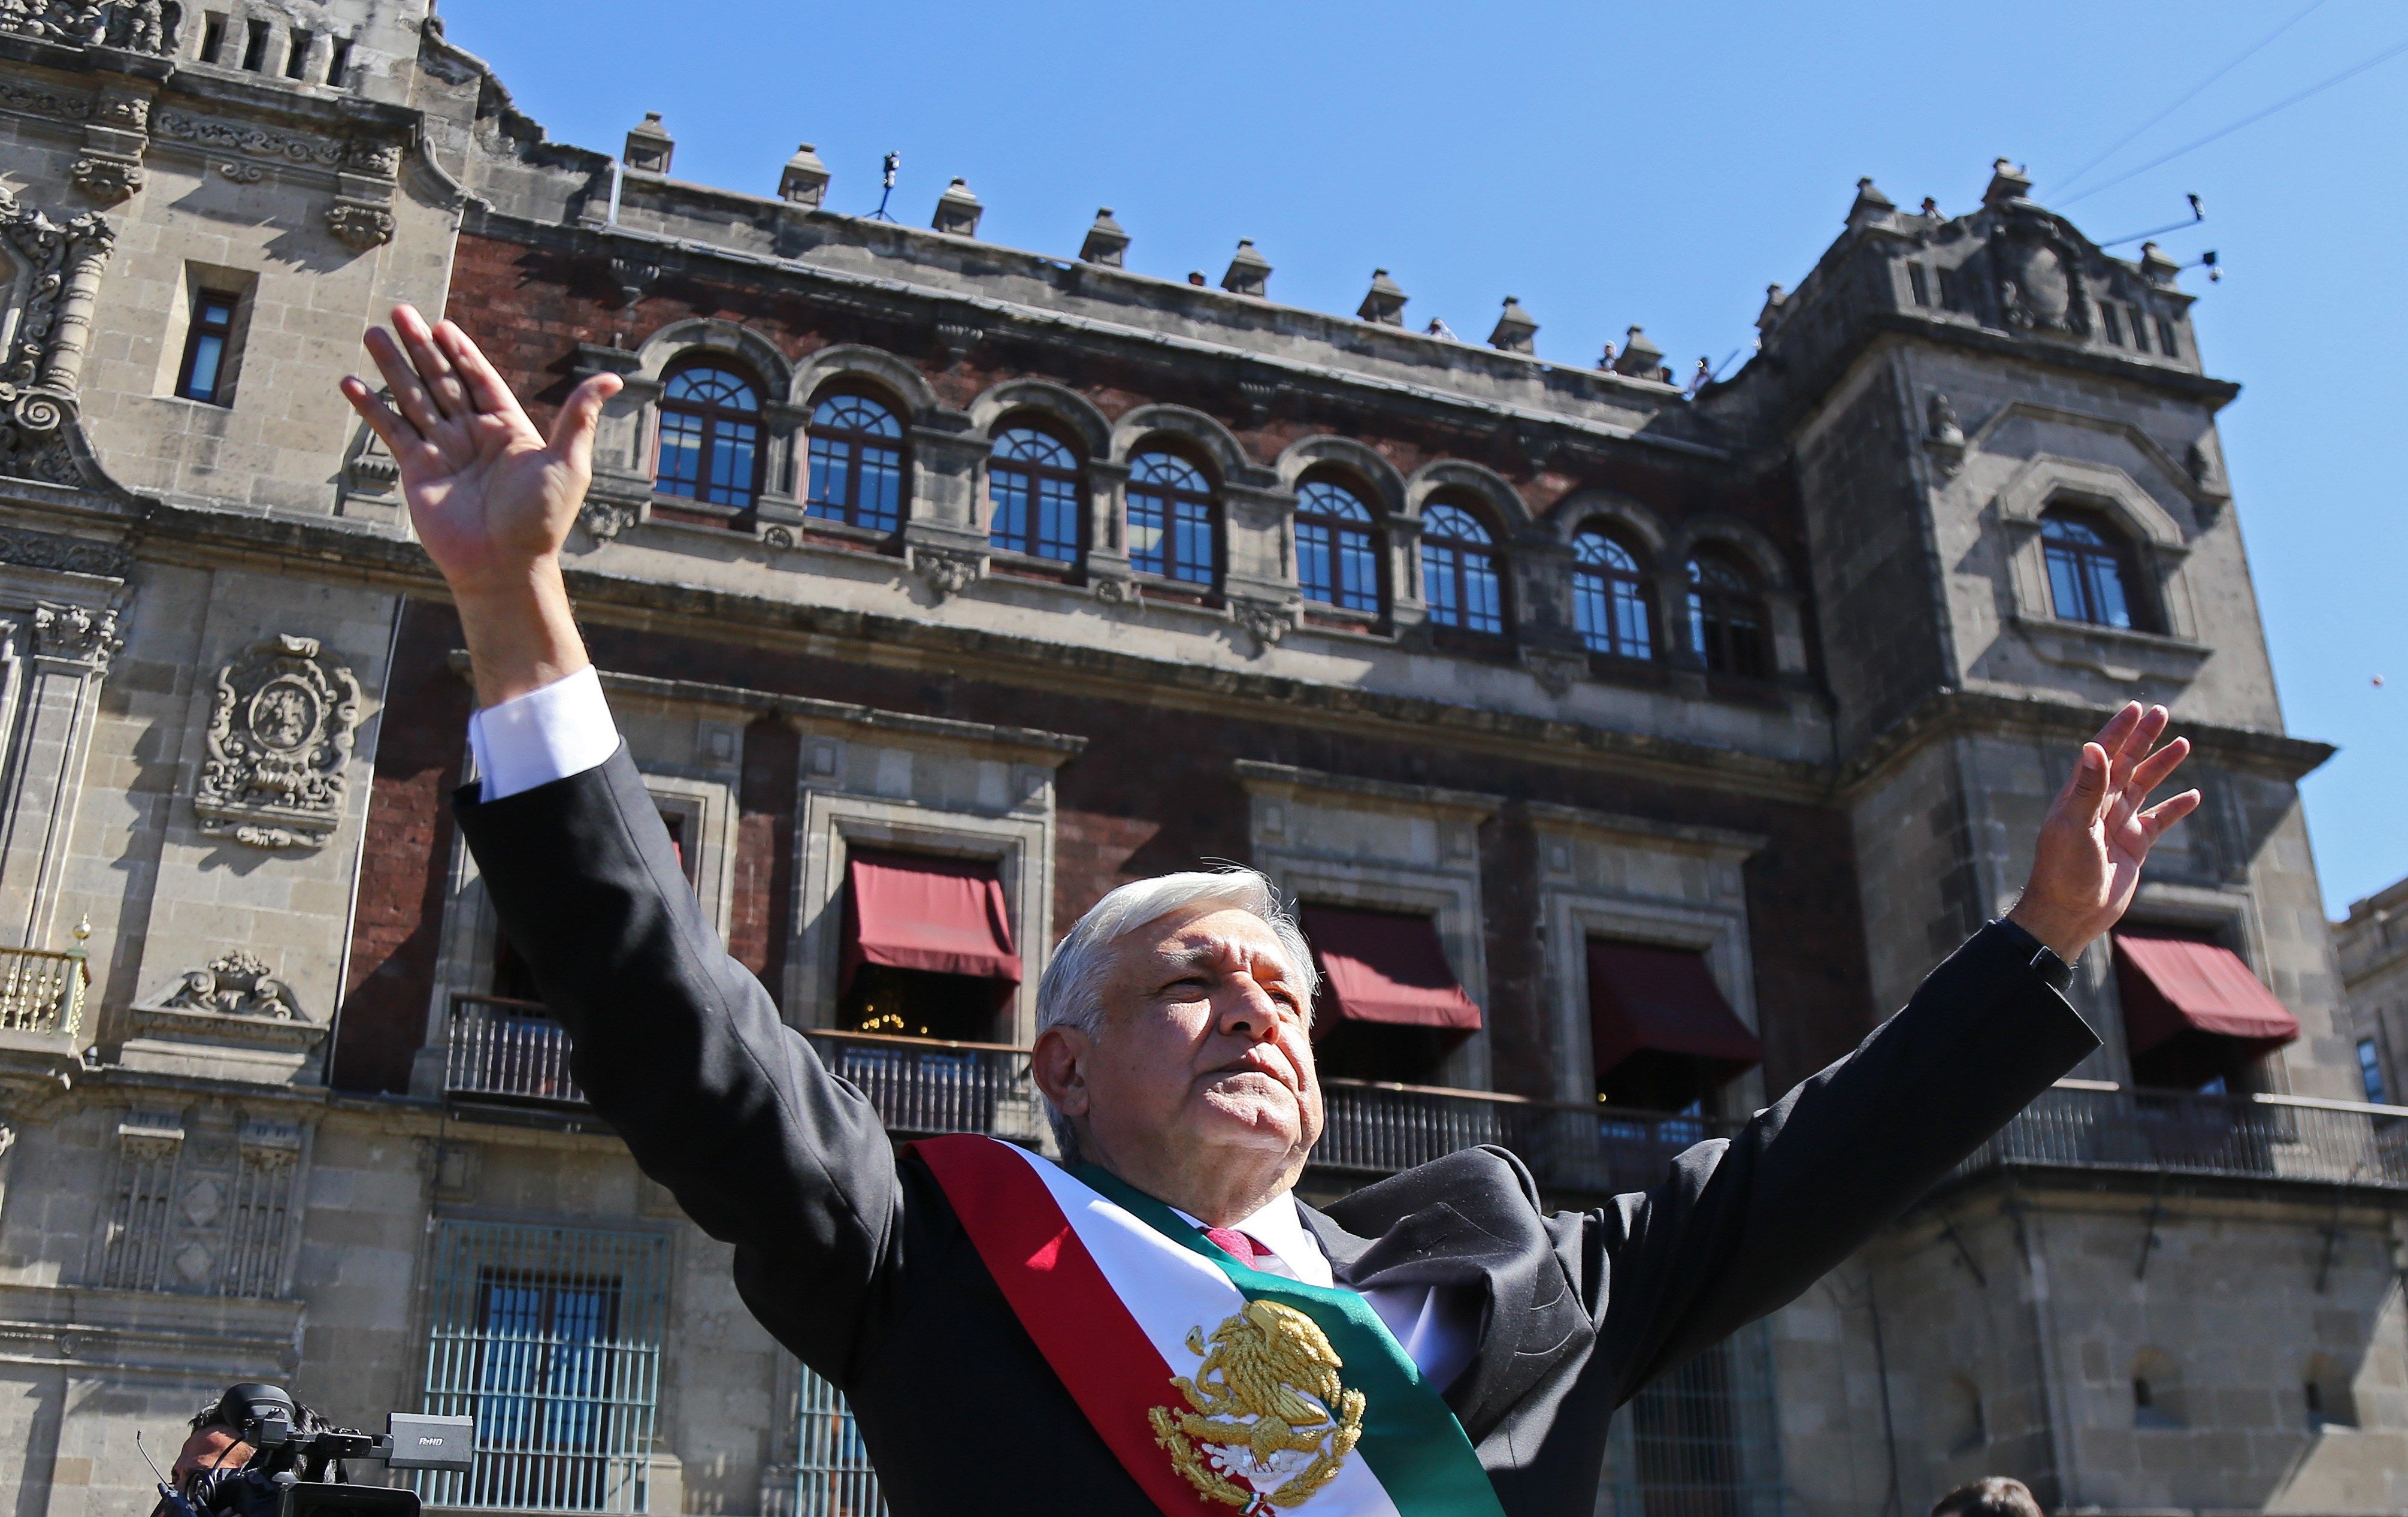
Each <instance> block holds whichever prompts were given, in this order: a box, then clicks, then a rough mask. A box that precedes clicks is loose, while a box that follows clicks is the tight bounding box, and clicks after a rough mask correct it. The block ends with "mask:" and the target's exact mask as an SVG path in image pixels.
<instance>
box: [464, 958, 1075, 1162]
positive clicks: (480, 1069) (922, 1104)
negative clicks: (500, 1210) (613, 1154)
mask: <svg viewBox="0 0 2408 1517" xmlns="http://www.w3.org/2000/svg"><path fill="white" fill-rule="evenodd" d="M803 1035H804V1036H805V1037H807V1038H809V1039H810V1042H811V1046H812V1047H813V1048H814V1049H816V1050H817V1051H818V1053H819V1056H820V1060H821V1062H823V1063H824V1064H826V1065H827V1067H828V1069H829V1070H830V1071H831V1072H832V1073H834V1074H836V1075H837V1076H839V1077H841V1078H843V1079H846V1080H850V1081H851V1082H853V1085H854V1086H855V1087H856V1088H857V1089H859V1090H860V1091H861V1092H862V1094H864V1095H866V1096H867V1097H868V1098H869V1103H870V1105H873V1106H875V1107H876V1108H877V1109H878V1115H879V1117H880V1119H881V1120H882V1121H884V1122H885V1124H886V1129H887V1131H888V1132H890V1133H892V1134H895V1135H896V1136H897V1137H907V1138H908V1137H928V1136H932V1135H934V1134H939V1133H985V1134H991V1135H993V1136H996V1137H1000V1138H1008V1139H1010V1140H1011V1141H1013V1142H1015V1143H1031V1144H1033V1143H1035V1142H1037V1141H1038V1139H1039V1135H1040V1134H1042V1133H1043V1131H1044V1126H1045V1119H1044V1110H1043V1107H1042V1105H1041V1104H1040V1103H1039V1101H1038V1099H1037V1091H1036V1088H1035V1087H1034V1086H1032V1085H1030V1084H1029V1081H1028V1050H1027V1049H1025V1048H1014V1047H1006V1046H1004V1045H1001V1044H993V1043H942V1042H938V1041H935V1040H933V1039H928V1038H906V1037H888V1036H884V1035H882V1034H878V1033H825V1032H812V1033H804V1034H803ZM443 1093H444V1095H445V1096H446V1097H447V1098H450V1099H453V1100H465V1101H467V1102H470V1103H472V1104H476V1105H510V1106H523V1107H529V1108H537V1109H540V1108H545V1107H550V1108H554V1109H560V1110H568V1109H576V1108H582V1107H584V1106H585V1105H587V1103H586V1100H585V1092H584V1091H581V1090H580V1089H578V1086H577V1080H576V1078H575V1076H572V1075H570V1074H569V1071H568V1033H566V1030H564V1029H563V1028H562V1027H561V1025H560V1024H559V1023H558V1022H556V1021H554V1020H552V1014H551V1013H550V1012H549V1011H547V1010H546V1009H545V1008H544V1005H543V1004H542V1003H541V1002H539V1001H512V1000H509V999H506V998H504V997H501V996H492V995H466V994H455V995H453V996H452V1018H451V1037H450V1042H449V1046H448V1047H446V1049H445V1052H444V1062H443Z"/></svg>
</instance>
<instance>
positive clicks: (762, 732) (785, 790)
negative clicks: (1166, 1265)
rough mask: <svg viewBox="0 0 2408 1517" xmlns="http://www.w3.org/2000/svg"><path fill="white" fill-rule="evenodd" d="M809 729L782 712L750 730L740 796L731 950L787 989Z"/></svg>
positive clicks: (772, 988)
mask: <svg viewBox="0 0 2408 1517" xmlns="http://www.w3.org/2000/svg"><path fill="white" fill-rule="evenodd" d="M802 752H803V741H802V734H800V733H799V732H796V730H795V729H794V728H792V727H790V726H788V725H787V724H786V723H784V722H782V721H780V720H779V719H778V718H777V717H775V716H764V717H762V718H760V719H759V720H757V721H755V722H754V723H753V725H752V726H750V727H748V728H746V729H745V730H744V776H743V779H742V782H741V784H740V786H739V787H738V796H737V810H738V820H737V831H736V878H735V881H734V893H733V899H732V901H731V902H730V909H729V912H728V932H727V951H728V952H729V953H731V954H733V955H735V956H736V958H737V960H738V961H739V962H741V963H742V964H743V965H744V967H745V968H747V969H749V970H751V971H752V972H753V974H754V975H757V976H759V978H760V981H761V983H762V984H764V985H766V986H767V987H768V988H769V994H770V996H771V997H772V998H776V997H780V996H782V995H783V994H784V993H785V984H786V938H787V926H786V924H787V923H790V922H792V921H793V920H794V915H795V802H796V795H797V786H798V785H799V783H800V778H801V773H802Z"/></svg>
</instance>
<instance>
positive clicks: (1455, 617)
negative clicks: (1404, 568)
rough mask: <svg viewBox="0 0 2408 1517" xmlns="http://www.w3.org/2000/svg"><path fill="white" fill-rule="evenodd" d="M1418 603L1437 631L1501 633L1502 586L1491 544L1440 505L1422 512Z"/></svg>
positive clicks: (1463, 517) (1455, 511)
mask: <svg viewBox="0 0 2408 1517" xmlns="http://www.w3.org/2000/svg"><path fill="white" fill-rule="evenodd" d="M1422 600H1425V601H1426V602H1427V603H1428V605H1429V619H1430V620H1431V621H1432V622H1434V623H1436V624H1437V625H1438V626H1441V627H1460V628H1464V629H1465V630H1466V631H1470V632H1502V631H1504V630H1505V581H1504V576H1503V575H1502V574H1500V573H1499V572H1498V564H1497V550H1496V547H1495V546H1494V540H1493V539H1491V538H1490V537H1489V535H1488V528H1486V527H1483V526H1481V525H1480V524H1479V523H1478V522H1476V521H1474V520H1472V517H1471V513H1469V512H1468V511H1465V510H1464V509H1463V508H1462V507H1460V506H1450V505H1446V504H1444V503H1443V502H1441V503H1439V504H1436V505H1432V506H1429V507H1427V508H1426V509H1424V511H1423V512H1422Z"/></svg>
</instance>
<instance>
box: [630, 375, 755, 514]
mask: <svg viewBox="0 0 2408 1517" xmlns="http://www.w3.org/2000/svg"><path fill="white" fill-rule="evenodd" d="M701 375H713V376H716V377H717V378H719V379H720V380H721V381H723V382H724V383H728V384H733V385H736V386H738V387H740V388H741V389H742V390H743V391H744V393H745V395H746V396H747V397H748V398H749V399H750V401H751V404H750V405H734V404H729V403H727V402H725V401H724V400H722V399H719V398H715V397H713V398H697V397H691V396H672V395H671V393H670V392H671V391H672V390H673V389H674V388H675V387H676V386H677V384H678V383H679V382H681V381H694V380H695V379H696V377H697V376H701ZM762 394H763V387H762V385H761V383H760V382H759V381H757V380H755V379H754V378H753V376H752V375H751V374H750V373H749V372H747V371H746V370H744V369H742V368H738V367H737V366H736V365H734V364H732V363H730V362H728V361H727V360H726V359H725V358H724V357H722V356H721V355H719V354H698V355H696V356H695V357H694V358H691V359H688V360H687V361H685V362H683V363H681V364H679V365H677V366H676V367H675V368H671V369H670V370H669V371H668V372H667V374H665V375H663V376H662V379H661V398H660V400H659V401H658V402H657V403H656V406H655V410H656V412H657V413H658V414H657V416H656V418H655V425H654V426H653V428H652V433H653V436H652V493H653V494H655V495H662V496H669V497H673V498H677V499H681V500H692V501H695V502H696V503H697V504H701V505H708V506H722V507H727V508H731V509H733V510H735V511H738V512H745V511H750V510H752V509H753V505H754V503H755V502H757V501H758V500H759V499H760V496H761V479H762V467H763V462H764V455H766V454H767V448H765V447H764V446H763V445H762V444H763V438H764V434H765V431H766V426H765V425H764V423H765V418H764V415H763V412H762V404H761V397H762ZM688 426H691V428H692V431H691V432H690V433H688V432H687V430H686V428H687V427H688ZM687 437H690V438H691V440H692V442H693V449H692V455H693V457H694V458H695V468H694V473H693V477H692V478H690V479H689V478H685V477H683V476H682V475H672V474H670V473H669V472H668V468H667V466H668V459H669V455H670V451H671V449H670V444H671V441H672V439H673V438H676V439H681V440H682V439H684V438H687ZM738 448H742V449H745V450H747V451H748V452H749V453H750V455H751V456H750V465H751V467H750V469H749V470H748V471H747V474H746V477H745V478H744V479H743V480H742V481H741V482H740V483H739V482H737V481H735V480H734V479H733V478H732V477H730V478H729V479H726V480H723V479H722V478H721V475H722V472H723V471H722V470H721V469H720V457H721V455H722V453H723V452H724V451H731V450H734V449H738ZM679 451H681V452H683V451H684V450H682V449H681V450H679Z"/></svg>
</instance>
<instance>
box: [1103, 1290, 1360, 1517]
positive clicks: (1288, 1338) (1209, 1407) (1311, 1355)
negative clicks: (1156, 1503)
mask: <svg viewBox="0 0 2408 1517" xmlns="http://www.w3.org/2000/svg"><path fill="white" fill-rule="evenodd" d="M1187 1351H1188V1352H1190V1353H1193V1354H1196V1355H1197V1356H1198V1357H1199V1358H1201V1359H1202V1360H1203V1363H1202V1364H1200V1365H1197V1366H1196V1375H1195V1378H1194V1379H1192V1380H1191V1379H1189V1378H1188V1377H1187V1376H1184V1375H1175V1376H1173V1377H1171V1380H1170V1384H1171V1388H1172V1389H1174V1390H1176V1391H1177V1392H1178V1393H1179V1394H1180V1397H1181V1399H1182V1400H1183V1401H1184V1402H1185V1403H1186V1405H1185V1406H1184V1407H1179V1406H1168V1407H1155V1408H1154V1409H1151V1410H1149V1411H1148V1412H1147V1413H1146V1416H1147V1418H1148V1420H1150V1421H1151V1422H1152V1423H1154V1441H1155V1442H1156V1443H1159V1444H1160V1445H1162V1447H1163V1449H1164V1450H1165V1451H1166V1452H1168V1453H1169V1455H1170V1463H1171V1465H1172V1466H1174V1467H1175V1468H1177V1469H1178V1471H1179V1473H1180V1474H1182V1475H1183V1476H1185V1477H1186V1478H1187V1481H1188V1483H1189V1484H1191V1485H1193V1486H1195V1487H1196V1491H1197V1495H1200V1496H1202V1497H1203V1498H1204V1499H1206V1500H1208V1501H1218V1502H1222V1503H1224V1504H1226V1505H1227V1506H1232V1507H1236V1508H1238V1509H1240V1510H1241V1511H1244V1512H1247V1513H1251V1514H1254V1517H1269V1514H1271V1513H1272V1511H1273V1510H1274V1509H1275V1508H1278V1507H1293V1506H1299V1505H1301V1504H1302V1503H1304V1502H1306V1501H1308V1500H1311V1499H1312V1495H1314V1493H1316V1492H1318V1491H1319V1490H1320V1489H1321V1488H1322V1487H1323V1486H1325V1485H1327V1484H1328V1483H1329V1482H1330V1481H1332V1480H1333V1479H1335V1478H1336V1477H1337V1474H1338V1468H1339V1466H1340V1465H1342V1464H1343V1463H1345V1460H1346V1456H1347V1455H1348V1454H1350V1453H1352V1452H1355V1443H1356V1441H1357V1440H1359V1439H1360V1438H1362V1436H1363V1393H1362V1392H1360V1391H1350V1390H1348V1389H1347V1388H1346V1387H1345V1385H1344V1384H1343V1383H1342V1382H1340V1380H1339V1372H1340V1370H1342V1369H1344V1368H1345V1367H1346V1366H1345V1365H1344V1364H1342V1363H1341V1362H1340V1359H1339V1357H1338V1351H1337V1350H1336V1349H1333V1348H1331V1347H1330V1346H1329V1339H1328V1337H1327V1336H1326V1335H1325V1334H1324V1333H1323V1332H1322V1331H1321V1327H1320V1325H1319V1324H1318V1323H1316V1322H1313V1320H1312V1318H1310V1317H1308V1316H1306V1315H1305V1314H1304V1313H1302V1312H1300V1311H1298V1310H1297V1309H1296V1308H1293V1307H1283V1306H1281V1305H1280V1304H1279V1303H1278V1302H1276V1301H1249V1302H1247V1303H1246V1309H1245V1310H1243V1311H1241V1312H1239V1313H1238V1314H1237V1315H1236V1316H1234V1317H1232V1318H1230V1319H1229V1320H1228V1321H1226V1322H1223V1323H1222V1324H1221V1325H1220V1326H1218V1327H1216V1328H1214V1329H1212V1335H1211V1339H1210V1340H1209V1344H1208V1340H1207V1339H1206V1337H1205V1336H1204V1330H1203V1329H1202V1328H1200V1327H1192V1328H1189V1329H1188V1330H1187ZM1232 1477H1236V1478H1235V1479H1233V1478H1232ZM1240 1480H1242V1481H1244V1482H1245V1483H1243V1484H1240V1483H1239V1481H1240Z"/></svg>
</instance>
